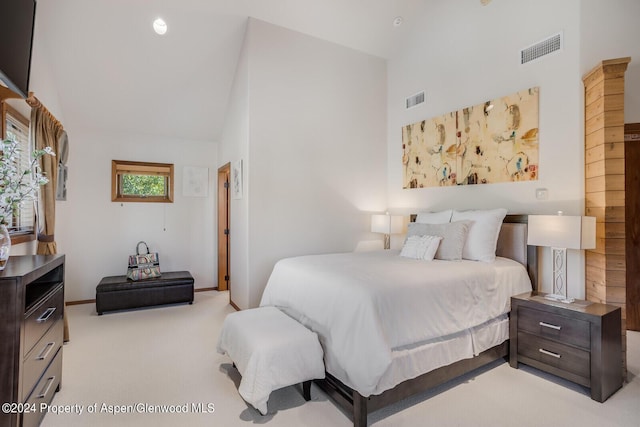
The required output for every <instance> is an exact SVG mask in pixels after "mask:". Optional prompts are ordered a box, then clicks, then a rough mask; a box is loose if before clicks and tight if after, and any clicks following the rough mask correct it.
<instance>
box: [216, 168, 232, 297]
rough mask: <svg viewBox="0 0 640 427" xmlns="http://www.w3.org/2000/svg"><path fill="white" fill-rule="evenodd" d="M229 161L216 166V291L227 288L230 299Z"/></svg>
mask: <svg viewBox="0 0 640 427" xmlns="http://www.w3.org/2000/svg"><path fill="white" fill-rule="evenodd" d="M230 174H231V163H227V164H225V165H223V166H221V167H220V168H218V206H217V211H218V225H217V233H218V291H226V290H229V300H231V286H230V280H229V279H230V275H229V266H230V264H229V246H230V245H229V243H230V242H229V175H230Z"/></svg>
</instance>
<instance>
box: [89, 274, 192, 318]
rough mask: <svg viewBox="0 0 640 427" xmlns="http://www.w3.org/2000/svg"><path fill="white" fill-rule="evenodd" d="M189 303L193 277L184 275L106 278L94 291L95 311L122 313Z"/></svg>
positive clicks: (100, 312) (190, 302) (190, 301)
mask: <svg viewBox="0 0 640 427" xmlns="http://www.w3.org/2000/svg"><path fill="white" fill-rule="evenodd" d="M182 302H187V303H189V304H192V303H193V277H192V276H191V273H189V272H188V271H169V272H166V273H164V272H163V273H162V276H160V277H158V278H156V279H147V280H139V281H137V282H134V281H132V280H127V276H108V277H104V278H103V279H102V280H100V283H99V284H98V286H97V287H96V311H97V312H98V314H99V315H101V314H102V313H104V312H105V311H113V310H126V309H130V308H139V307H148V306H154V305H161V304H176V303H182Z"/></svg>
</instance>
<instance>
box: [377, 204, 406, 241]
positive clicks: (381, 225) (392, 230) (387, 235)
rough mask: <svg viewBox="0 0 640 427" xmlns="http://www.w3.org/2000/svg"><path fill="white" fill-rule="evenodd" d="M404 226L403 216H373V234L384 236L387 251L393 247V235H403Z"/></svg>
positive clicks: (387, 214)
mask: <svg viewBox="0 0 640 427" xmlns="http://www.w3.org/2000/svg"><path fill="white" fill-rule="evenodd" d="M403 225H404V221H403V217H402V216H401V215H389V213H388V212H387V213H386V214H383V215H372V216H371V232H372V233H382V234H384V248H385V249H389V248H390V247H391V234H400V233H402V227H403Z"/></svg>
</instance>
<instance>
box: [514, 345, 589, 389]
mask: <svg viewBox="0 0 640 427" xmlns="http://www.w3.org/2000/svg"><path fill="white" fill-rule="evenodd" d="M518 356H524V357H527V358H529V359H533V360H535V361H538V362H541V363H544V364H545V365H548V366H552V367H554V368H557V369H560V370H562V371H565V372H570V373H572V374H575V375H577V376H579V377H582V378H584V379H585V381H584V383H586V384H585V385H588V383H589V378H590V376H591V357H590V353H589V352H588V351H585V350H581V349H579V348H576V347H572V346H569V345H565V344H561V343H559V342H556V341H552V340H548V339H545V338H540V337H538V336H535V335H530V334H527V333H524V332H519V333H518Z"/></svg>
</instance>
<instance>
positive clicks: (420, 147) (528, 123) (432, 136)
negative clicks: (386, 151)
mask: <svg viewBox="0 0 640 427" xmlns="http://www.w3.org/2000/svg"><path fill="white" fill-rule="evenodd" d="M538 94H539V89H538V88H537V87H533V88H530V89H526V90H522V91H520V92H517V93H514V94H513V95H509V96H505V97H502V98H500V99H495V100H490V101H486V102H484V103H482V104H478V105H475V106H473V107H467V108H463V109H461V110H458V111H454V112H451V113H447V114H444V115H442V116H439V117H434V118H431V119H428V120H423V121H420V122H416V123H413V124H410V125H406V126H404V127H403V128H402V165H403V168H402V169H403V182H402V187H403V188H423V187H438V186H452V185H472V184H489V183H496V182H515V181H532V180H537V179H538V98H539V95H538Z"/></svg>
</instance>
